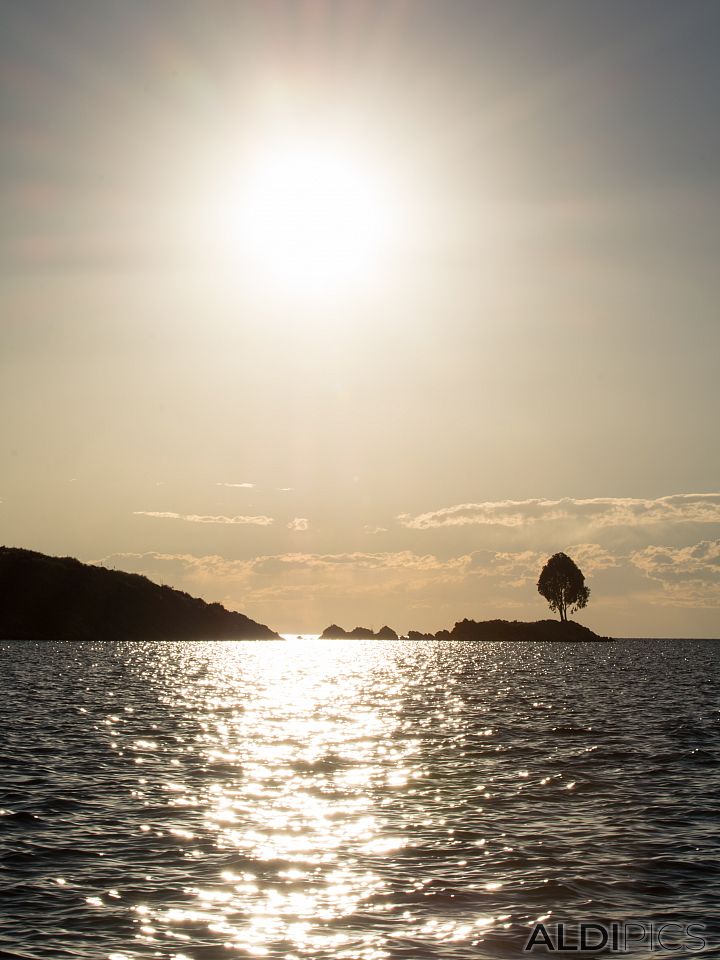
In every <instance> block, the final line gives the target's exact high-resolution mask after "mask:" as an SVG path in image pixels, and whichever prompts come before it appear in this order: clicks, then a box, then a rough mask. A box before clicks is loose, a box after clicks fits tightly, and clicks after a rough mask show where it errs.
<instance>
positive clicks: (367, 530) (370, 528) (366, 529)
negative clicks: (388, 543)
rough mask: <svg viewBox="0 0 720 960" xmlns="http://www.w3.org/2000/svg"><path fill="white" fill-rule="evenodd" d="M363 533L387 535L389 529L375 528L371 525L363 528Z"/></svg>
mask: <svg viewBox="0 0 720 960" xmlns="http://www.w3.org/2000/svg"><path fill="white" fill-rule="evenodd" d="M363 531H364V532H365V533H387V532H388V528H387V527H374V526H371V525H370V524H365V526H364V527H363Z"/></svg>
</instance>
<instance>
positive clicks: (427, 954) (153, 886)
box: [0, 641, 720, 960]
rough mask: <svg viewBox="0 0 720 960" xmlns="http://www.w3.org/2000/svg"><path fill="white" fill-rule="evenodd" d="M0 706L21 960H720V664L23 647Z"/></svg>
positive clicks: (552, 651) (0, 752)
mask: <svg viewBox="0 0 720 960" xmlns="http://www.w3.org/2000/svg"><path fill="white" fill-rule="evenodd" d="M0 680H1V682H2V694H3V695H2V698H1V699H0V730H1V731H2V733H1V735H0V770H1V774H0V776H1V779H0V807H1V808H2V816H1V817H0V864H1V874H0V882H1V887H0V892H1V894H2V896H1V899H0V957H5V956H24V957H33V958H52V960H62V958H75V960H78V958H82V960H99V958H103V960H108V958H111V960H123V958H127V960H133V958H146V957H147V958H150V957H154V958H157V957H159V958H164V960H187V958H189V960H216V958H217V960H220V958H232V957H284V958H289V960H299V958H314V960H325V958H339V960H343V958H344V960H381V958H407V960H423V958H435V957H437V958H448V960H450V958H452V960H465V958H475V960H486V958H487V960H490V958H503V957H519V956H521V955H523V952H522V946H523V944H524V943H525V942H526V940H527V937H528V935H529V933H530V931H531V929H532V927H533V924H534V923H535V922H536V921H537V920H538V919H540V920H543V921H545V922H547V923H548V924H551V923H553V922H555V921H567V922H579V921H581V920H591V919H601V920H603V921H605V922H607V921H610V920H614V919H615V920H622V919H639V920H655V921H660V920H677V921H680V922H682V923H688V922H693V921H694V922H700V923H705V924H706V925H707V929H708V932H709V934H710V936H709V946H708V948H707V950H706V951H705V952H706V955H707V956H710V955H712V956H718V955H720V949H718V944H720V930H718V925H717V921H715V920H714V915H715V914H716V912H717V903H718V901H719V900H720V862H719V859H718V852H719V840H720V818H719V814H720V769H719V767H718V755H719V749H718V742H719V741H718V734H719V733H720V645H715V644H713V643H712V642H701V641H697V642H695V641H693V642H680V641H667V642H642V641H631V642H618V643H615V644H607V645H604V644H574V645H573V644H557V643H556V644H513V643H483V644H462V643H419V644H414V645H413V644H409V643H403V642H398V643H392V642H390V643H382V642H377V641H375V642H372V641H371V642H363V641H345V642H340V641H332V642H325V643H323V642H321V641H315V642H311V641H307V642H295V643H280V642H271V643H258V644H253V643H218V642H214V643H184V644H182V643H177V644H173V643H148V644H138V643H135V644H103V643H76V644H60V643H58V644H53V643H38V644H33V643H9V642H8V643H2V644H0ZM713 924H714V926H713ZM3 951H4V953H3ZM524 955H525V956H528V955H529V954H524ZM530 955H532V954H530ZM538 955H543V954H542V952H540V953H539V954H538ZM657 955H658V954H657V953H651V952H650V951H649V950H646V949H644V948H642V947H640V948H639V949H638V951H637V952H636V953H635V956H636V957H638V958H641V957H644V956H647V957H650V956H657ZM663 955H664V956H677V957H680V956H683V957H685V956H688V953H687V951H686V950H684V949H679V950H677V951H669V952H666V953H665V954H663Z"/></svg>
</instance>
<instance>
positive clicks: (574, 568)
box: [537, 553, 590, 623]
mask: <svg viewBox="0 0 720 960" xmlns="http://www.w3.org/2000/svg"><path fill="white" fill-rule="evenodd" d="M537 588H538V593H540V595H541V596H543V597H545V599H546V600H547V602H548V604H549V606H550V609H551V610H555V611H557V612H558V613H559V614H560V620H561V621H562V622H563V623H564V622H565V621H566V620H567V618H568V609H569V611H570V613H575V611H576V610H581V609H582V608H583V607H585V606H586V605H587V602H588V599H589V598H590V588H589V587H586V586H585V577H584V576H583V574H582V571H581V570H580V568H579V567H578V565H577V564H576V563H575V561H574V560H572V559H571V558H570V557H569V556H568V555H567V554H566V553H556V554H553V556H552V557H550V559H549V560H548V562H547V563H546V564H545V566H544V567H543V568H542V572H541V573H540V579H539V580H538V583H537Z"/></svg>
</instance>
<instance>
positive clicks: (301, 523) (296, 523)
mask: <svg viewBox="0 0 720 960" xmlns="http://www.w3.org/2000/svg"><path fill="white" fill-rule="evenodd" d="M309 527H310V521H309V520H308V519H307V517H295V519H294V520H291V521H290V523H289V524H288V530H298V531H301V530H307V529H308V528H309Z"/></svg>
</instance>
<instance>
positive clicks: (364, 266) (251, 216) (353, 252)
mask: <svg viewBox="0 0 720 960" xmlns="http://www.w3.org/2000/svg"><path fill="white" fill-rule="evenodd" d="M232 207H233V208H234V209H233V210H232V213H231V217H232V219H233V221H235V222H234V223H233V224H232V225H231V230H232V231H233V233H234V234H235V240H234V241H233V242H235V243H237V244H238V245H239V248H240V253H241V256H242V260H243V262H244V264H245V267H246V269H249V270H250V271H251V274H252V275H251V279H252V280H253V281H254V282H255V283H256V284H260V285H263V286H264V287H267V288H268V289H269V290H270V291H272V292H280V293H281V294H288V295H291V296H295V295H298V294H313V295H324V294H332V293H333V292H337V291H338V290H347V289H348V288H357V287H363V286H369V285H372V284H373V283H374V282H376V281H377V280H378V279H379V277H380V274H381V272H382V268H383V266H384V265H385V263H386V257H387V255H388V252H389V246H390V240H391V236H392V234H393V232H394V230H395V227H396V209H395V205H394V203H393V197H392V195H391V191H390V190H389V189H388V186H387V185H386V183H385V182H384V178H383V177H382V176H381V175H380V173H379V172H378V171H377V170H376V169H375V168H374V167H373V165H372V164H371V163H370V162H369V160H367V159H366V158H363V157H362V155H361V153H360V151H357V150H352V149H350V148H349V147H348V146H344V145H342V144H337V143H327V142H322V141H320V140H297V139H294V140H292V141H281V142H278V143H274V144H271V145H268V146H266V147H265V148H264V149H263V150H260V151H258V152H257V153H256V154H255V155H254V156H253V158H252V160H251V163H250V165H249V169H248V170H247V171H246V173H245V175H244V177H243V179H242V182H241V184H240V186H239V188H238V190H237V192H236V197H235V200H234V203H233V204H232Z"/></svg>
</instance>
